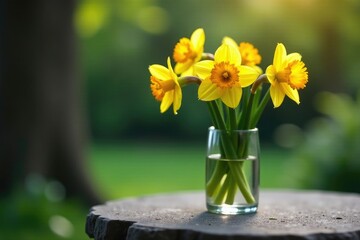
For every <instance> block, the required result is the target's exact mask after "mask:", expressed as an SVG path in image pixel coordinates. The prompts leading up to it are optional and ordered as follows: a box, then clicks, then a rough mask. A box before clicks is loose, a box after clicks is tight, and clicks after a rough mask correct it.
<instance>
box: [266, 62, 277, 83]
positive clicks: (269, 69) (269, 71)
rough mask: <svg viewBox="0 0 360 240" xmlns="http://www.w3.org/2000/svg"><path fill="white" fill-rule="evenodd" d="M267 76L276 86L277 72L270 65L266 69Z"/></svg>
mask: <svg viewBox="0 0 360 240" xmlns="http://www.w3.org/2000/svg"><path fill="white" fill-rule="evenodd" d="M265 74H266V77H267V79H268V80H269V82H270V84H274V82H275V75H276V72H275V68H274V66H273V65H270V66H268V67H267V68H266V71H265Z"/></svg>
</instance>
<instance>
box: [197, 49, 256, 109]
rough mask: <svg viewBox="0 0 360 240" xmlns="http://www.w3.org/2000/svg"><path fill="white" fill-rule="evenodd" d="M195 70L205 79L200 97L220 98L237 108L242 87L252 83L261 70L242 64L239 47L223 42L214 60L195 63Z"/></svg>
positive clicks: (207, 99) (199, 90)
mask: <svg viewBox="0 0 360 240" xmlns="http://www.w3.org/2000/svg"><path fill="white" fill-rule="evenodd" d="M194 72H195V74H196V75H197V76H199V77H200V78H201V79H203V81H202V82H201V84H200V86H199V89H198V97H199V99H200V100H203V101H212V100H215V99H218V98H220V99H221V100H222V102H223V103H224V104H225V105H227V106H228V107H230V108H236V107H237V106H238V105H239V103H240V100H241V96H242V88H244V87H247V86H249V85H251V84H252V83H253V82H254V81H255V80H256V78H257V77H258V76H259V72H257V71H256V70H255V69H253V68H251V67H249V66H243V65H241V55H240V52H239V51H238V49H237V48H235V47H234V46H232V45H229V44H222V45H221V46H220V47H219V48H218V49H217V50H216V52H215V55H214V60H213V61H212V60H204V61H201V62H198V63H197V64H195V65H194Z"/></svg>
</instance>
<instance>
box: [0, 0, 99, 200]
mask: <svg viewBox="0 0 360 240" xmlns="http://www.w3.org/2000/svg"><path fill="white" fill-rule="evenodd" d="M1 5H3V8H2V9H3V10H0V11H2V14H1V15H2V19H0V20H1V28H0V30H1V31H2V32H1V36H2V37H1V38H2V42H1V46H0V47H1V54H2V59H1V62H0V65H1V69H0V70H1V80H0V114H1V115H0V116H1V117H0V119H1V120H0V138H1V139H0V141H1V142H0V144H1V145H0V157H1V159H0V164H1V165H0V193H8V192H10V191H11V189H12V188H13V187H14V186H15V185H16V184H19V183H20V184H22V183H23V181H24V180H25V178H26V176H27V175H28V174H31V173H36V174H40V175H42V176H44V177H46V178H47V179H55V180H58V181H60V182H61V183H62V184H63V185H64V187H65V189H66V194H67V196H79V197H81V198H82V199H83V200H84V201H85V202H86V203H87V204H89V205H92V204H95V203H98V202H100V199H99V198H98V196H97V194H96V193H95V192H94V190H93V188H92V185H91V184H90V181H89V178H88V175H87V173H86V169H85V165H84V160H85V159H84V152H83V150H84V146H85V144H86V142H84V140H85V139H86V138H85V137H86V136H85V135H84V133H85V131H84V130H85V129H86V125H84V122H85V121H84V119H82V110H83V108H82V105H81V101H80V81H79V77H78V72H77V68H76V65H77V62H76V51H75V50H76V41H75V34H74V29H73V13H74V9H75V1H72V0H33V1H21V0H4V1H2V3H1Z"/></svg>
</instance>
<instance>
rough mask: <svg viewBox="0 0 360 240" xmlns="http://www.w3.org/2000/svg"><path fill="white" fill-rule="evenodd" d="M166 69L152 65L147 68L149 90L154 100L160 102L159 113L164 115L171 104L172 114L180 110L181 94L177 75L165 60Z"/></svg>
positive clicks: (168, 60)
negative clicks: (149, 75)
mask: <svg viewBox="0 0 360 240" xmlns="http://www.w3.org/2000/svg"><path fill="white" fill-rule="evenodd" d="M167 65H168V68H166V67H164V66H162V65H158V64H154V65H151V66H150V67H149V71H150V73H151V77H150V82H151V84H150V88H151V92H152V94H153V96H154V97H155V99H156V100H158V101H160V102H161V104H160V112H161V113H164V112H165V111H166V110H168V109H169V107H170V106H171V104H173V109H174V114H177V111H178V110H179V109H180V106H181V100H182V92H181V87H180V84H179V82H178V78H177V75H176V74H175V73H174V70H173V68H172V66H171V62H170V57H168V59H167Z"/></svg>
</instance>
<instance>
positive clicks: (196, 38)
mask: <svg viewBox="0 0 360 240" xmlns="http://www.w3.org/2000/svg"><path fill="white" fill-rule="evenodd" d="M190 41H191V43H192V44H193V46H194V48H195V50H196V52H199V51H200V52H201V53H202V52H203V49H204V43H205V32H204V29H202V28H198V29H196V30H195V31H194V32H193V33H192V34H191V37H190ZM201 53H200V54H201Z"/></svg>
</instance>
